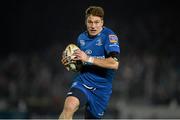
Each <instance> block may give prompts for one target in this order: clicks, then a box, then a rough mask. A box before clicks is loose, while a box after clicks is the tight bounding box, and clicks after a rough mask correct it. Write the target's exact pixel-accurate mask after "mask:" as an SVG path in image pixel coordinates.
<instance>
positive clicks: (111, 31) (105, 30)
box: [102, 27, 115, 35]
mask: <svg viewBox="0 0 180 120" xmlns="http://www.w3.org/2000/svg"><path fill="white" fill-rule="evenodd" d="M102 34H104V35H111V34H115V33H114V31H113V30H112V29H110V28H108V27H103V30H102Z"/></svg>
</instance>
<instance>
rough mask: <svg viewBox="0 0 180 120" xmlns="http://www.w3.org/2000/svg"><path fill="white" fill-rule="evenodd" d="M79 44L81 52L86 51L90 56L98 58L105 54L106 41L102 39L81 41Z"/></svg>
mask: <svg viewBox="0 0 180 120" xmlns="http://www.w3.org/2000/svg"><path fill="white" fill-rule="evenodd" d="M79 42H80V48H81V50H83V51H85V53H86V54H88V55H92V56H98V55H103V54H104V40H103V39H102V38H101V37H99V38H96V39H81V40H80V41H79Z"/></svg>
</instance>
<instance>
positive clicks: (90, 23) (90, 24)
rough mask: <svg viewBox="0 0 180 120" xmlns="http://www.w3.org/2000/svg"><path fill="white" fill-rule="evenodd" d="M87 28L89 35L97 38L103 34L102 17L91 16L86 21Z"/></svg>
mask: <svg viewBox="0 0 180 120" xmlns="http://www.w3.org/2000/svg"><path fill="white" fill-rule="evenodd" d="M86 26H87V31H88V33H89V35H91V36H95V35H97V34H98V33H100V32H101V30H102V27H103V20H102V19H101V17H98V16H92V15H90V16H89V17H87V19H86Z"/></svg>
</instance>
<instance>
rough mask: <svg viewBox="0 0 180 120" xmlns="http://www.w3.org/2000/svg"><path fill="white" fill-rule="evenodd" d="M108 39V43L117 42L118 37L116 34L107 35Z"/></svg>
mask: <svg viewBox="0 0 180 120" xmlns="http://www.w3.org/2000/svg"><path fill="white" fill-rule="evenodd" d="M109 41H110V43H117V42H118V37H117V36H116V35H109Z"/></svg>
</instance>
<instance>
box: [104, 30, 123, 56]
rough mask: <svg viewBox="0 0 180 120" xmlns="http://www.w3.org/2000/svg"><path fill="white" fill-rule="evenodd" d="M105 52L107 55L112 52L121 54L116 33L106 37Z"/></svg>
mask: <svg viewBox="0 0 180 120" xmlns="http://www.w3.org/2000/svg"><path fill="white" fill-rule="evenodd" d="M105 50H106V52H107V54H109V53H110V52H118V53H120V45H119V41H118V37H117V35H115V34H114V33H111V34H107V35H106V41H105Z"/></svg>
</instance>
